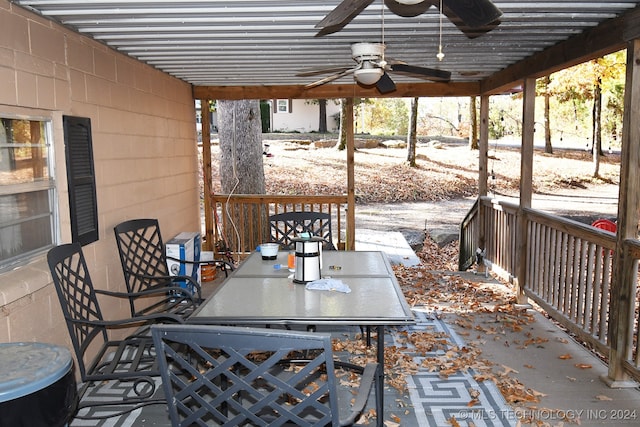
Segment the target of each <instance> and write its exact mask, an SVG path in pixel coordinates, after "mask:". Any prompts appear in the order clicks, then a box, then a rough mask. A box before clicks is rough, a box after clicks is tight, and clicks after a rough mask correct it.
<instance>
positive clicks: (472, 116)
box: [469, 96, 479, 150]
mask: <svg viewBox="0 0 640 427" xmlns="http://www.w3.org/2000/svg"><path fill="white" fill-rule="evenodd" d="M469 120H470V122H471V123H470V126H469V148H470V149H471V150H478V149H479V147H478V113H477V108H476V97H475V96H472V97H471V99H470V100H469Z"/></svg>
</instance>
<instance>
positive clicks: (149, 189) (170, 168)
mask: <svg viewBox="0 0 640 427" xmlns="http://www.w3.org/2000/svg"><path fill="white" fill-rule="evenodd" d="M1 115H9V116H10V117H22V116H24V117H38V118H45V119H47V120H50V121H51V123H52V128H53V150H52V154H53V157H54V159H55V166H56V187H57V200H58V210H59V217H60V231H59V232H60V243H67V242H70V241H71V231H70V219H69V204H68V194H67V181H66V169H65V161H64V134H63V129H62V116H63V115H72V116H82V117H89V118H90V119H91V126H92V136H93V151H94V153H93V154H94V160H95V168H96V180H97V196H98V211H99V227H100V240H99V241H98V242H95V243H92V244H90V245H87V246H85V247H84V248H83V250H84V253H85V256H86V257H87V262H88V265H89V270H90V272H91V275H92V279H93V281H94V284H95V286H96V287H98V288H105V289H107V288H108V289H124V281H123V277H122V272H121V268H120V262H119V261H118V256H117V251H116V246H115V241H114V238H113V227H114V226H115V225H116V224H117V223H119V222H121V221H124V220H127V219H131V218H136V217H154V218H158V219H159V221H160V225H161V227H162V233H163V237H164V239H165V240H168V239H169V238H171V237H172V236H174V235H175V234H177V233H178V232H180V231H199V230H200V207H199V205H200V202H199V190H198V162H197V146H196V133H195V129H196V127H195V126H196V125H195V108H194V103H193V99H192V91H191V86H190V85H189V84H186V83H185V82H183V81H180V80H178V79H175V78H173V77H171V76H169V75H166V74H164V73H161V72H159V71H158V70H156V69H154V68H152V67H149V66H147V65H145V64H143V63H140V62H138V61H135V60H134V59H132V58H130V57H128V56H126V55H122V54H120V53H118V52H116V51H114V50H112V49H110V48H109V47H107V46H105V45H103V44H100V43H97V42H95V41H93V40H91V39H88V38H86V37H83V36H81V35H79V34H76V33H74V32H72V31H70V30H68V29H66V28H64V27H62V26H60V25H58V24H56V23H54V22H52V21H50V20H48V19H46V18H44V17H41V16H39V15H36V14H33V13H31V12H30V11H27V10H25V9H22V8H20V7H18V6H16V5H14V4H12V3H10V2H8V1H6V0H0V116H1ZM45 255H46V254H41V255H40V256H38V257H36V258H35V259H32V260H30V262H29V263H28V264H26V265H22V266H20V267H18V268H16V269H14V270H12V271H4V272H0V307H1V310H0V342H9V341H43V342H52V343H59V344H64V345H67V346H69V347H71V346H70V340H69V338H68V333H67V329H66V325H65V323H64V321H63V318H62V314H61V311H60V307H59V303H58V300H57V297H56V295H55V289H54V288H53V285H52V283H51V277H50V274H49V270H48V268H47V266H46V259H45ZM101 302H102V310H103V312H104V313H105V316H107V317H109V318H118V317H122V316H125V315H126V313H127V306H126V304H125V303H124V301H121V302H112V301H105V300H101Z"/></svg>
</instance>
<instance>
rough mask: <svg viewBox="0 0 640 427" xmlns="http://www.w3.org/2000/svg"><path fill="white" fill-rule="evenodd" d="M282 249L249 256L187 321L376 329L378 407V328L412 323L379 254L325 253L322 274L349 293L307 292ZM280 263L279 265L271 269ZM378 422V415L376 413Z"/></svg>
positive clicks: (388, 267)
mask: <svg viewBox="0 0 640 427" xmlns="http://www.w3.org/2000/svg"><path fill="white" fill-rule="evenodd" d="M287 255H288V252H280V253H278V257H277V259H275V260H270V261H266V260H262V257H261V255H260V253H254V254H252V255H251V256H249V257H248V258H247V259H246V260H245V261H244V262H243V263H242V264H240V266H239V267H238V268H237V269H236V270H235V271H234V272H233V274H231V275H230V276H229V277H228V278H227V279H226V280H225V281H224V282H223V283H222V284H221V285H220V287H218V289H217V290H216V291H214V293H212V294H211V295H210V296H209V297H208V298H207V299H206V300H205V301H204V302H203V303H202V304H201V305H200V307H198V309H197V310H196V311H195V312H194V313H193V314H192V315H191V316H190V317H189V320H188V322H189V323H197V324H234V325H247V326H248V325H251V326H260V325H277V324H278V325H329V326H330V325H334V326H345V325H348V326H371V327H376V328H377V341H376V345H377V349H376V352H377V359H378V363H379V364H380V366H381V369H380V370H379V375H378V378H377V382H378V384H377V387H378V388H377V390H379V392H378V393H376V397H377V399H378V407H379V408H381V409H382V408H383V407H384V406H383V390H384V328H385V326H393V325H408V324H413V323H415V320H414V318H413V315H412V313H411V309H410V308H409V305H408V304H407V301H406V299H405V297H404V295H403V293H402V290H401V289H400V286H399V285H398V281H397V280H396V277H395V275H394V273H393V270H392V268H391V264H390V263H389V260H388V259H387V256H386V254H384V253H383V252H375V251H362V252H360V251H325V252H323V255H322V261H323V265H322V270H321V276H322V277H323V278H326V277H329V276H330V277H333V278H335V279H340V280H342V282H343V283H345V284H346V285H348V286H349V288H350V289H351V292H350V293H343V292H336V291H324V290H307V289H306V288H305V285H303V284H296V283H293V281H292V278H291V277H290V276H291V274H292V273H291V272H289V271H288V269H287V268H286V266H287ZM277 264H280V265H282V268H280V269H275V268H274V265H277ZM377 420H378V425H379V426H382V425H383V424H382V421H383V414H378V416H377Z"/></svg>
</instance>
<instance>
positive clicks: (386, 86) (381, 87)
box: [376, 72, 396, 95]
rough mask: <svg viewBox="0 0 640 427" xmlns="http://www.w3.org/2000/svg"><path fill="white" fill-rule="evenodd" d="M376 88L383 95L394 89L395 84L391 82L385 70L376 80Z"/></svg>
mask: <svg viewBox="0 0 640 427" xmlns="http://www.w3.org/2000/svg"><path fill="white" fill-rule="evenodd" d="M376 88H378V92H380V93H381V94H383V95H384V94H385V93H389V92H393V91H394V90H396V84H395V83H394V82H393V80H391V77H389V74H387V73H386V72H385V73H384V74H383V75H382V77H380V80H378V82H377V83H376Z"/></svg>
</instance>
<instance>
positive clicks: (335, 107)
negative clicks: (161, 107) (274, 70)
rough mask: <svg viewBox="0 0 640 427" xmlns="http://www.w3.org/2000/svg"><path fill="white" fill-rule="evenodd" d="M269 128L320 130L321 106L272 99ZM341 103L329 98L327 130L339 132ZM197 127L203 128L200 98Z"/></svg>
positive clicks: (215, 126) (214, 124)
mask: <svg viewBox="0 0 640 427" xmlns="http://www.w3.org/2000/svg"><path fill="white" fill-rule="evenodd" d="M266 102H267V103H268V105H269V118H268V125H267V126H268V128H269V131H270V132H300V133H307V132H318V131H319V129H320V106H319V105H318V103H313V102H310V101H308V100H304V99H270V100H268V101H266ZM339 114H340V105H339V104H337V103H335V102H334V101H332V100H327V131H329V132H337V131H338V127H339V125H340V123H339ZM196 127H197V130H198V134H200V132H201V130H202V111H201V106H200V100H196ZM211 127H212V129H211V131H212V132H216V131H217V130H218V119H217V117H216V113H215V112H214V113H211Z"/></svg>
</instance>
